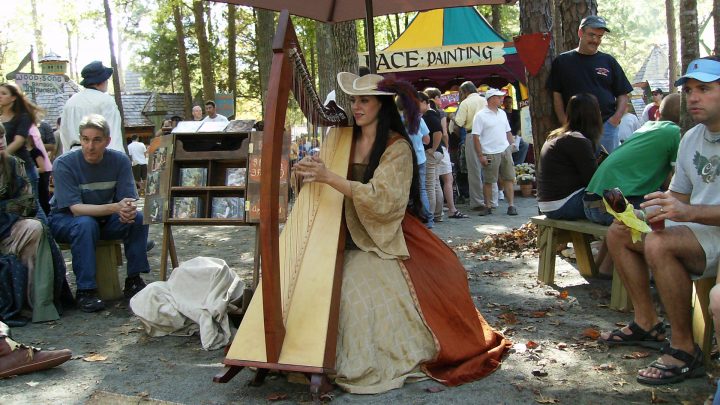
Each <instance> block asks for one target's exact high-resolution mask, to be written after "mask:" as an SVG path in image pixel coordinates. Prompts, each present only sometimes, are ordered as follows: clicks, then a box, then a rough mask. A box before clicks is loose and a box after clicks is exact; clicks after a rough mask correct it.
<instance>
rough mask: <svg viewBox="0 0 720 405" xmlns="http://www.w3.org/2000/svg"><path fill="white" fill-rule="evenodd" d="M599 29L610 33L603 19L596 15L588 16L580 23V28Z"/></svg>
mask: <svg viewBox="0 0 720 405" xmlns="http://www.w3.org/2000/svg"><path fill="white" fill-rule="evenodd" d="M585 27H590V28H601V29H604V30H605V31H607V32H610V30H609V29H608V27H607V23H606V22H605V19H604V18H602V17H600V16H597V15H589V16H587V17H585V18H583V19H582V21H580V28H585Z"/></svg>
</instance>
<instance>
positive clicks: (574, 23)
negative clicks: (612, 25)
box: [521, 0, 597, 55]
mask: <svg viewBox="0 0 720 405" xmlns="http://www.w3.org/2000/svg"><path fill="white" fill-rule="evenodd" d="M555 1H556V2H557V7H558V11H559V15H557V16H556V17H559V18H558V19H557V20H556V24H560V27H558V28H559V29H560V32H561V33H562V37H561V38H556V41H555V45H556V49H555V50H556V52H557V54H558V55H559V54H561V53H563V52H567V51H569V50H571V49H575V48H577V46H578V40H579V38H578V29H580V21H581V20H582V19H583V18H585V17H587V16H589V15H597V0H555ZM521 24H522V23H521Z"/></svg>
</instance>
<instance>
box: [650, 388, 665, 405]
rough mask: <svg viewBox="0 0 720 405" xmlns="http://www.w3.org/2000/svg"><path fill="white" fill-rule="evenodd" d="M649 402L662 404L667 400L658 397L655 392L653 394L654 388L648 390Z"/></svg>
mask: <svg viewBox="0 0 720 405" xmlns="http://www.w3.org/2000/svg"><path fill="white" fill-rule="evenodd" d="M650 403H651V404H664V403H667V401H666V400H664V399H662V398H660V397H659V396H657V394H655V390H652V391H651V392H650Z"/></svg>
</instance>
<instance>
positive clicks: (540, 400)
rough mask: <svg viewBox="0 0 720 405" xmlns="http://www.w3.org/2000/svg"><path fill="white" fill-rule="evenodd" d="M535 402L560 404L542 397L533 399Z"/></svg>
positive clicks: (553, 399)
mask: <svg viewBox="0 0 720 405" xmlns="http://www.w3.org/2000/svg"><path fill="white" fill-rule="evenodd" d="M535 402H537V403H538V404H559V403H560V401H559V400H557V399H555V398H550V397H544V396H542V395H540V396H539V397H537V398H535Z"/></svg>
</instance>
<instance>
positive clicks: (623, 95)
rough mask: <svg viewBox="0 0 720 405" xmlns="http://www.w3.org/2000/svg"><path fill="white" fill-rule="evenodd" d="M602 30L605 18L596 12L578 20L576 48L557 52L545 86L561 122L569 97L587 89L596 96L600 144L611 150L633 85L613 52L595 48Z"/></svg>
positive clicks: (600, 41) (563, 118)
mask: <svg viewBox="0 0 720 405" xmlns="http://www.w3.org/2000/svg"><path fill="white" fill-rule="evenodd" d="M605 32H610V30H609V29H608V28H607V26H606V23H605V19H604V18H602V17H598V16H595V15H591V16H588V17H586V18H585V19H583V20H582V21H581V22H580V29H579V30H578V36H579V37H580V42H579V44H578V47H577V48H576V49H573V50H572V51H568V52H565V53H562V54H560V55H559V56H558V57H557V58H555V60H554V61H553V63H552V68H551V70H550V79H549V80H548V88H549V89H550V90H552V92H553V108H554V110H555V115H556V116H557V118H558V121H560V123H561V124H564V123H565V121H567V116H566V114H565V107H566V106H567V103H568V101H569V100H570V97H572V96H574V95H575V94H578V93H590V94H593V95H595V97H597V99H598V102H599V104H600V112H601V114H602V117H603V121H604V122H605V126H604V128H603V137H602V140H601V144H602V145H603V146H604V147H605V149H607V151H608V152H612V151H613V150H615V148H617V147H618V146H619V145H620V142H619V140H618V125H620V120H621V119H622V116H623V114H625V110H626V109H627V103H628V96H627V94H628V93H630V92H631V91H632V85H630V82H629V81H628V79H627V77H626V76H625V72H624V71H623V69H622V67H620V64H618V62H617V61H616V60H615V58H613V57H612V56H610V55H608V54H606V53H603V52H600V51H598V47H600V44H601V43H602V38H603V35H604V34H605Z"/></svg>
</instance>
